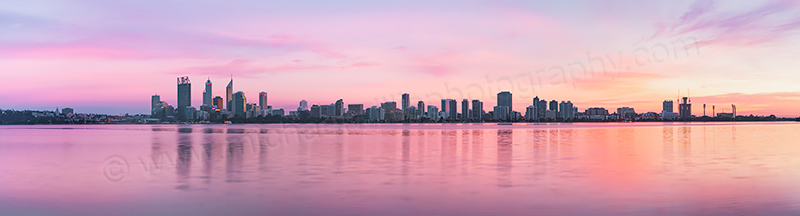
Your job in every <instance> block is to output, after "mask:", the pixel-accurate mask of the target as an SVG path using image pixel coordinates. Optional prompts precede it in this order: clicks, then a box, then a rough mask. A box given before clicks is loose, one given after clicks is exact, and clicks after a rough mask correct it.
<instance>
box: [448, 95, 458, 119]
mask: <svg viewBox="0 0 800 216" xmlns="http://www.w3.org/2000/svg"><path fill="white" fill-rule="evenodd" d="M449 102H450V105H449V106H450V107H449V108H450V110H448V112H449V113H450V114H448V115H450V116H448V117H447V118H448V119H450V120H456V117H458V102H456V100H452V99H451V100H449Z"/></svg>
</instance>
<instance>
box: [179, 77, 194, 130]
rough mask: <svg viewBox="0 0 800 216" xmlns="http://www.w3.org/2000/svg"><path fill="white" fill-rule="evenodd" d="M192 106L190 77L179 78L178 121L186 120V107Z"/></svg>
mask: <svg viewBox="0 0 800 216" xmlns="http://www.w3.org/2000/svg"><path fill="white" fill-rule="evenodd" d="M190 106H192V82H190V81H189V77H188V76H184V77H178V119H180V120H184V119H186V118H185V117H186V114H185V112H186V107H190Z"/></svg>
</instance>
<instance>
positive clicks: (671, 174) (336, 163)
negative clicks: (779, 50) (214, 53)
mask: <svg viewBox="0 0 800 216" xmlns="http://www.w3.org/2000/svg"><path fill="white" fill-rule="evenodd" d="M636 125H637V124H632V126H631V125H614V124H588V125H583V124H558V125H512V126H505V125H502V126H498V125H496V124H495V125H491V126H483V125H445V126H442V125H424V126H414V125H400V126H398V125H366V126H362V125H356V126H352V125H313V126H303V125H289V126H282V125H208V126H206V125H191V126H175V125H166V126H165V125H156V126H146V127H145V126H125V127H132V128H134V129H133V130H119V129H115V130H108V131H113V132H112V133H109V134H111V135H113V136H118V137H119V140H118V141H117V140H115V141H113V142H115V144H114V145H99V144H95V143H93V142H96V141H95V140H94V139H77V138H75V137H76V136H75V135H74V133H76V131H77V132H81V130H69V132H63V131H60V130H48V131H46V132H47V133H44V132H41V134H34V135H29V136H26V137H24V138H25V139H22V138H15V133H9V132H6V131H9V130H0V134H2V135H3V143H0V148H2V149H0V162H3V164H15V166H6V167H4V173H3V176H2V177H4V178H3V182H4V184H0V192H3V193H0V201H3V200H6V201H7V200H12V198H13V199H15V200H22V201H20V202H29V204H37V205H43V206H47V205H48V204H47V203H48V202H47V200H42V199H40V198H36V197H37V196H34V195H42V194H47V196H51V197H53V198H57V199H59V200H69V198H70V197H80V198H81V199H86V200H89V201H92V202H97V203H101V204H106V205H109V206H113V207H124V206H127V205H135V206H143V207H147V208H157V207H159V206H157V205H156V204H153V203H152V200H157V201H159V202H160V203H161V204H159V205H169V206H181V207H190V208H185V209H189V210H184V209H183V208H181V210H176V211H178V212H179V214H190V213H200V214H224V213H225V212H235V213H241V212H239V211H244V210H242V209H245V210H247V212H250V213H255V214H258V213H262V214H277V215H297V214H301V215H304V214H305V215H317V214H339V213H342V214H348V213H352V214H353V215H439V214H457V215H471V214H475V215H485V214H494V213H496V214H501V215H525V214H535V215H551V213H552V214H555V215H647V214H661V215H696V214H708V215H730V214H734V215H735V214H743V215H760V214H766V215H795V213H797V212H800V199H797V198H796V197H797V196H796V194H798V192H800V187H798V186H797V184H795V183H794V182H796V180H798V179H800V174H796V172H792V171H793V170H795V168H796V167H800V161H798V160H795V158H800V147H796V146H794V145H791V144H792V143H794V141H796V140H798V139H800V135H798V134H796V133H790V132H792V131H797V130H800V124H786V125H777V126H776V125H749V124H745V125H739V124H733V125H731V124H726V125H715V124H709V125H696V124H677V123H676V124H659V125H655V126H653V125H646V126H643V127H639V126H636ZM98 131H100V132H98ZM108 131H103V130H94V131H87V132H91V133H108ZM787 131H789V132H787ZM13 132H16V133H36V132H37V130H27V131H25V130H14V131H13ZM53 133H55V134H58V133H65V134H66V135H65V134H62V135H60V136H61V137H59V139H58V140H57V141H52V140H47V139H45V138H39V137H49V136H54V135H53ZM43 134H47V135H46V136H45V135H43ZM91 135H92V136H98V134H91ZM99 135H100V136H101V137H102V134H99ZM92 136H86V137H92ZM34 137H35V138H36V139H33V138H34ZM40 139H41V140H40ZM15 140H28V142H30V144H29V145H25V146H24V148H23V147H20V146H14V147H13V148H10V147H8V144H5V143H6V142H11V141H13V142H18V141H15ZM105 140H108V139H105ZM53 143H65V144H69V145H71V146H73V147H74V149H85V150H82V151H77V150H74V151H69V152H65V151H52V149H53V148H54V149H59V148H58V147H60V146H50V147H45V146H48V145H54V144H53ZM116 143H120V144H116ZM142 144H144V145H142ZM84 146H85V148H84ZM98 146H100V147H98ZM90 147H91V148H90ZM26 149H28V150H26ZM30 149H35V150H37V151H29V150H30ZM16 155H24V156H28V157H21V156H16ZM107 155H121V156H122V157H125V158H127V160H128V161H129V162H130V164H131V167H130V168H131V169H130V170H132V172H131V173H130V176H128V177H127V178H125V180H123V181H121V182H111V181H106V180H105V178H103V176H102V175H100V174H98V175H97V176H89V177H86V176H87V175H84V174H85V173H95V172H96V171H97V164H102V161H100V162H96V159H95V160H94V161H92V164H89V165H87V164H86V161H87V160H92V159H93V158H101V159H100V160H102V158H107V157H108V156H107ZM9 158H11V159H9ZM12 159H13V160H12ZM16 164H19V165H16ZM40 164H51V165H61V164H67V165H68V166H60V167H42V166H40ZM34 165H36V166H34ZM17 166H19V167H21V168H18V167H17ZM65 167H66V168H70V169H65ZM141 169H143V171H141ZM65 170H70V171H71V172H75V174H73V173H71V172H67V171H65ZM86 170H88V171H86ZM162 170H164V172H161V171H162ZM43 171H47V172H50V173H52V174H50V173H44V172H43ZM137 175H138V176H137ZM30 176H36V177H39V178H32V177H30ZM53 179H58V181H57V180H53ZM62 182H66V183H62ZM79 182H88V183H86V184H91V185H92V186H95V185H97V186H101V187H103V188H102V190H90V189H84V187H80V186H78V187H76V186H74V184H80V183H79ZM5 183H8V184H5ZM67 183H68V184H67ZM9 185H11V186H9ZM18 188H20V189H18ZM40 188H44V189H40ZM86 188H92V187H86ZM58 191H67V192H61V193H59V192H58ZM9 194H10V195H9ZM27 194H33V195H27ZM19 197H22V198H24V199H22V198H19ZM165 198H169V199H165ZM26 200H27V201H26ZM104 200H114V202H113V203H111V202H104ZM143 200H150V201H147V202H146V201H143ZM64 202H65V203H64V205H63V206H65V207H63V208H79V207H82V208H87V209H88V207H90V206H87V205H84V204H82V203H81V202H69V201H64ZM87 202H88V201H87ZM2 203H4V202H0V209H2V210H6V209H7V208H8V207H7V206H8V205H2ZM6 203H7V202H6ZM114 203H126V204H125V205H124V206H120V205H121V204H114ZM31 206H34V205H31ZM59 206H61V205H59ZM59 206H57V207H59ZM66 206H69V207H66ZM51 207H52V206H51ZM192 209H197V212H189V211H191V210H192ZM215 209H221V210H224V211H214V210H215ZM68 210H70V212H76V213H86V212H87V211H86V210H81V209H68ZM132 211H134V212H133V213H131V214H135V215H147V214H148V213H152V212H141V211H137V210H132ZM0 212H5V211H0ZM343 212H344V213H343ZM23 213H30V212H23ZM31 214H33V213H31ZM20 215H26V214H20Z"/></svg>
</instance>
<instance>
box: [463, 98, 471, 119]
mask: <svg viewBox="0 0 800 216" xmlns="http://www.w3.org/2000/svg"><path fill="white" fill-rule="evenodd" d="M461 119H462V120H467V119H472V117H471V116H470V115H469V100H467V99H464V100H462V101H461Z"/></svg>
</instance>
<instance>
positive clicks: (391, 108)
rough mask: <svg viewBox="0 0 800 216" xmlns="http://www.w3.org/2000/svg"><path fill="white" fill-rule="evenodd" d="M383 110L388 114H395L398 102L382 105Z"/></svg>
mask: <svg viewBox="0 0 800 216" xmlns="http://www.w3.org/2000/svg"><path fill="white" fill-rule="evenodd" d="M381 108H383V110H384V111H386V112H394V111H395V110H397V102H394V101H389V102H385V103H381Z"/></svg>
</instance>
